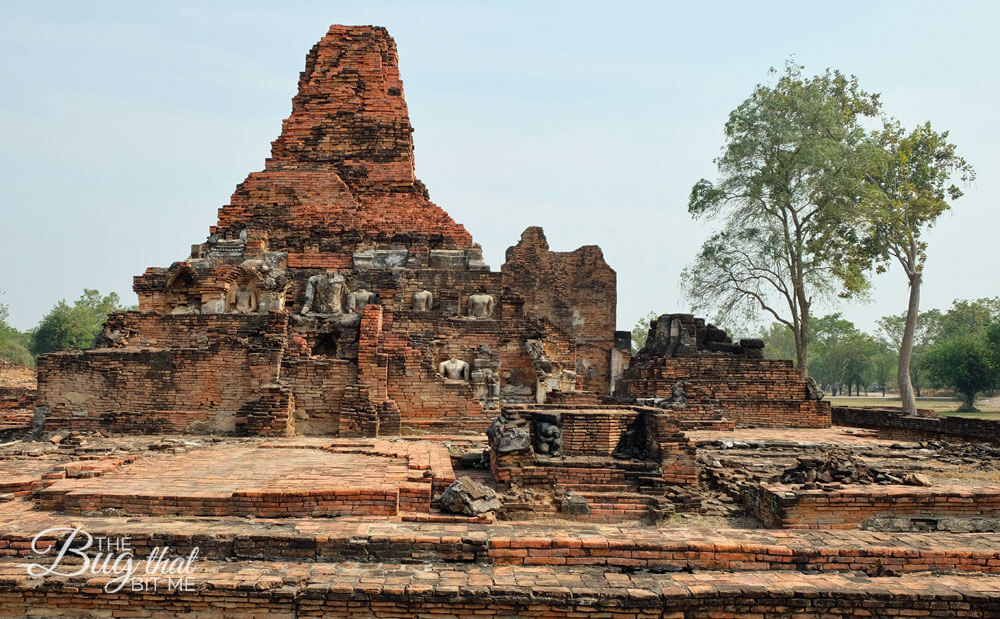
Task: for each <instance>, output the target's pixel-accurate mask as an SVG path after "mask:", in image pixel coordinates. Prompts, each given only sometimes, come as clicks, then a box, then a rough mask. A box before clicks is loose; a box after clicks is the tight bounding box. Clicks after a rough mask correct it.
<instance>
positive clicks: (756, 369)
mask: <svg viewBox="0 0 1000 619" xmlns="http://www.w3.org/2000/svg"><path fill="white" fill-rule="evenodd" d="M679 381H686V382H688V383H689V385H690V386H689V388H688V389H687V395H688V401H689V402H691V403H692V404H710V403H716V402H717V404H718V406H719V408H721V409H722V411H723V413H724V414H725V416H726V417H727V418H729V419H731V420H732V421H734V422H735V423H736V425H737V426H741V427H747V426H759V427H783V426H784V427H806V428H809V427H816V428H825V427H829V425H830V404H829V402H824V401H816V400H810V399H808V398H807V393H806V383H805V380H803V378H802V376H801V375H800V374H799V373H798V372H797V371H796V370H795V368H794V367H793V366H792V363H791V361H785V360H770V359H767V360H765V359H744V358H739V357H732V356H725V355H700V356H693V357H670V358H658V359H653V360H652V361H650V362H648V363H635V362H634V363H633V364H632V366H630V367H629V368H628V370H626V372H625V377H624V378H623V379H621V380H620V381H619V384H620V385H621V389H623V390H627V391H628V392H630V393H631V394H632V395H635V396H638V397H653V396H657V397H667V396H669V395H670V391H671V389H672V388H673V386H674V384H675V383H677V382H679Z"/></svg>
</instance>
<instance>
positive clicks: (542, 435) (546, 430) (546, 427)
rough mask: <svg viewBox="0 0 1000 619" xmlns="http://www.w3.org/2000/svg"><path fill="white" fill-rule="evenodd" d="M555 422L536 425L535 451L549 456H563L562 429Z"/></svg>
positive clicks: (542, 422)
mask: <svg viewBox="0 0 1000 619" xmlns="http://www.w3.org/2000/svg"><path fill="white" fill-rule="evenodd" d="M554 421H555V420H549V421H538V422H536V423H535V451H536V452H538V453H540V454H545V455H547V456H558V455H561V454H562V429H561V428H560V427H559V426H558V425H557V424H556V423H554Z"/></svg>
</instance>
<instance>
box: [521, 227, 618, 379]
mask: <svg viewBox="0 0 1000 619" xmlns="http://www.w3.org/2000/svg"><path fill="white" fill-rule="evenodd" d="M501 272H502V273H503V276H504V279H503V282H504V286H505V288H506V289H508V290H510V291H511V292H512V293H514V294H517V295H519V296H520V297H522V298H523V299H524V313H525V315H526V316H529V317H539V318H545V319H547V320H549V321H551V322H552V323H553V324H554V325H555V326H556V327H558V328H559V330H561V331H562V332H563V333H565V334H566V335H567V337H568V338H569V339H570V340H571V341H573V342H574V343H575V344H576V363H575V366H576V371H577V373H578V374H579V375H580V378H581V379H582V388H583V389H586V390H588V391H593V392H595V393H598V394H601V395H605V394H607V393H608V392H609V388H610V378H609V377H610V360H611V350H612V348H614V334H615V321H616V320H617V311H616V310H617V295H618V289H617V275H616V274H615V271H614V270H613V269H612V268H611V267H610V266H608V264H607V263H606V262H605V261H604V255H603V254H602V253H601V249H600V248H599V247H597V246H596V245H587V246H584V247H580V248H579V249H576V250H575V251H572V252H553V251H549V245H548V241H547V240H546V239H545V233H544V232H543V231H542V229H541V228H538V227H530V228H528V229H526V230H525V231H524V232H523V233H522V234H521V240H520V242H519V243H518V244H517V245H515V246H513V247H510V248H508V249H507V258H506V262H505V263H504V265H503V267H502V268H501Z"/></svg>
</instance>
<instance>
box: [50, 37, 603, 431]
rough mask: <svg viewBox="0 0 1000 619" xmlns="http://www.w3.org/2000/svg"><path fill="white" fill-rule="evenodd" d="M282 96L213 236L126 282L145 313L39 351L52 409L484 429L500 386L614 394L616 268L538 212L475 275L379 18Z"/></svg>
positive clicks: (151, 422)
mask: <svg viewBox="0 0 1000 619" xmlns="http://www.w3.org/2000/svg"><path fill="white" fill-rule="evenodd" d="M292 102H293V107H292V113H291V115H290V116H289V117H288V118H287V119H286V120H285V121H284V123H283V125H282V132H281V135H280V136H279V137H278V139H277V140H275V141H274V142H273V143H272V150H271V157H270V158H269V159H268V160H267V162H266V165H265V168H264V170H263V171H260V172H254V173H251V174H250V175H249V176H248V177H247V179H246V180H245V181H244V182H243V183H241V184H240V185H239V186H238V187H237V188H236V191H235V192H234V193H233V196H232V198H231V200H230V204H228V205H226V206H224V207H223V208H221V209H220V210H219V216H218V223H217V224H216V225H215V226H212V227H211V229H210V235H209V237H208V239H207V240H206V241H205V242H203V243H200V244H197V245H194V246H192V250H191V255H190V257H189V258H188V259H186V260H184V261H180V262H175V263H174V264H172V265H171V266H170V267H169V268H150V269H148V270H147V271H146V272H145V273H144V274H143V275H141V276H138V277H136V278H135V282H134V289H135V291H136V293H137V294H138V295H139V311H137V312H126V313H122V314H116V315H113V316H111V317H110V319H109V320H108V322H107V324H106V325H105V329H104V334H103V335H102V336H101V338H99V341H98V342H97V347H96V348H95V349H93V350H89V351H84V352H80V351H75V352H74V351H65V352H61V353H56V354H53V355H49V356H47V357H45V358H43V359H42V360H41V361H40V363H39V389H38V392H39V404H40V405H41V406H43V409H42V410H43V412H45V411H48V419H47V423H48V424H51V425H70V426H75V427H91V426H93V427H109V428H111V429H112V430H118V431H160V432H162V431H185V430H186V431H235V432H240V433H246V434H269V435H273V434H286V433H290V432H293V431H295V432H300V433H320V434H334V433H343V434H369V435H370V434H375V433H381V434H386V433H394V432H398V431H399V430H400V427H401V426H403V427H404V428H405V427H407V426H410V427H421V428H435V427H447V428H449V429H451V430H452V431H454V430H455V429H456V428H459V427H464V428H467V429H470V430H481V429H483V428H484V427H485V426H486V425H487V423H488V422H489V420H490V419H491V418H492V417H493V416H494V415H495V412H493V409H496V407H497V406H499V404H500V402H504V401H506V402H517V401H530V402H540V401H544V400H545V399H546V398H549V397H552V396H553V394H555V395H557V396H560V397H561V398H563V399H565V398H567V397H574V398H580V397H583V399H584V400H586V399H587V397H590V398H591V399H593V397H594V396H596V395H607V394H608V393H609V389H610V382H611V381H610V374H611V365H612V356H613V348H614V342H615V332H614V328H615V326H614V325H615V303H616V284H615V273H614V271H613V270H612V269H611V268H610V267H608V265H607V264H606V263H605V262H604V259H603V256H602V255H601V251H600V249H599V248H597V247H596V246H588V247H583V248H580V249H578V250H576V251H574V252H566V253H558V252H551V251H549V249H548V245H547V243H546V241H545V236H544V234H543V233H542V231H541V229H539V228H529V229H528V230H526V231H525V233H524V234H523V235H522V238H521V241H520V243H519V244H518V245H517V246H515V247H512V248H510V249H509V250H508V252H507V262H506V264H504V265H503V268H502V270H501V271H500V272H494V271H490V269H489V267H488V266H487V265H486V264H484V263H483V261H482V253H481V249H480V247H479V246H478V245H477V244H475V243H473V241H472V237H471V235H470V234H469V233H468V232H467V231H466V230H465V228H463V227H462V226H461V225H459V224H457V223H456V222H455V221H454V220H452V218H451V217H450V216H449V215H448V214H447V213H445V212H444V211H443V210H442V209H441V208H439V207H438V206H436V205H435V204H434V203H432V202H431V201H430V199H429V195H428V192H427V190H426V188H425V187H424V186H423V184H422V183H421V182H420V181H419V180H417V179H416V178H415V177H414V165H413V140H412V133H413V129H412V127H411V125H410V119H409V115H408V112H407V108H406V102H405V99H404V97H403V84H402V82H401V80H400V75H399V68H398V59H397V53H396V46H395V43H394V41H393V40H392V38H391V37H390V36H389V34H388V33H387V32H386V30H385V29H383V28H376V27H370V26H363V27H353V26H352V27H348V26H333V27H331V28H330V30H329V32H328V33H327V35H326V36H325V37H323V39H322V40H320V42H319V43H317V44H316V45H315V46H314V47H313V49H312V50H311V51H310V52H309V55H308V56H307V58H306V67H305V70H304V71H303V72H302V74H301V76H300V78H299V85H298V94H296V96H295V97H294V99H293V100H292ZM619 357H620V353H619ZM581 392H582V393H581ZM587 393H590V394H592V395H590V396H586V395H585V394H587Z"/></svg>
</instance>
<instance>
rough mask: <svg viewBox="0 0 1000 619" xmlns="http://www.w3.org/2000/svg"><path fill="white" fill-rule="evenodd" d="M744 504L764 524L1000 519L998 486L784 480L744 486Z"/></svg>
mask: <svg viewBox="0 0 1000 619" xmlns="http://www.w3.org/2000/svg"><path fill="white" fill-rule="evenodd" d="M745 492H746V493H747V496H745V497H744V502H745V503H746V504H747V505H749V506H751V507H752V509H753V511H754V512H755V515H756V516H757V517H758V518H760V520H761V521H762V522H763V523H764V525H765V526H768V527H776V528H789V529H814V528H830V529H854V528H857V527H858V526H859V525H861V523H863V522H864V521H865V520H867V519H868V518H870V517H872V516H878V515H894V516H917V517H919V516H936V517H957V518H969V517H974V516H983V517H987V518H997V517H1000V486H980V487H975V488H967V487H961V486H933V487H914V486H875V485H873V486H845V487H843V488H842V489H839V490H821V489H816V490H802V489H801V488H798V487H793V486H786V485H782V484H761V485H759V486H752V487H748V488H747V489H746V490H745Z"/></svg>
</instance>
